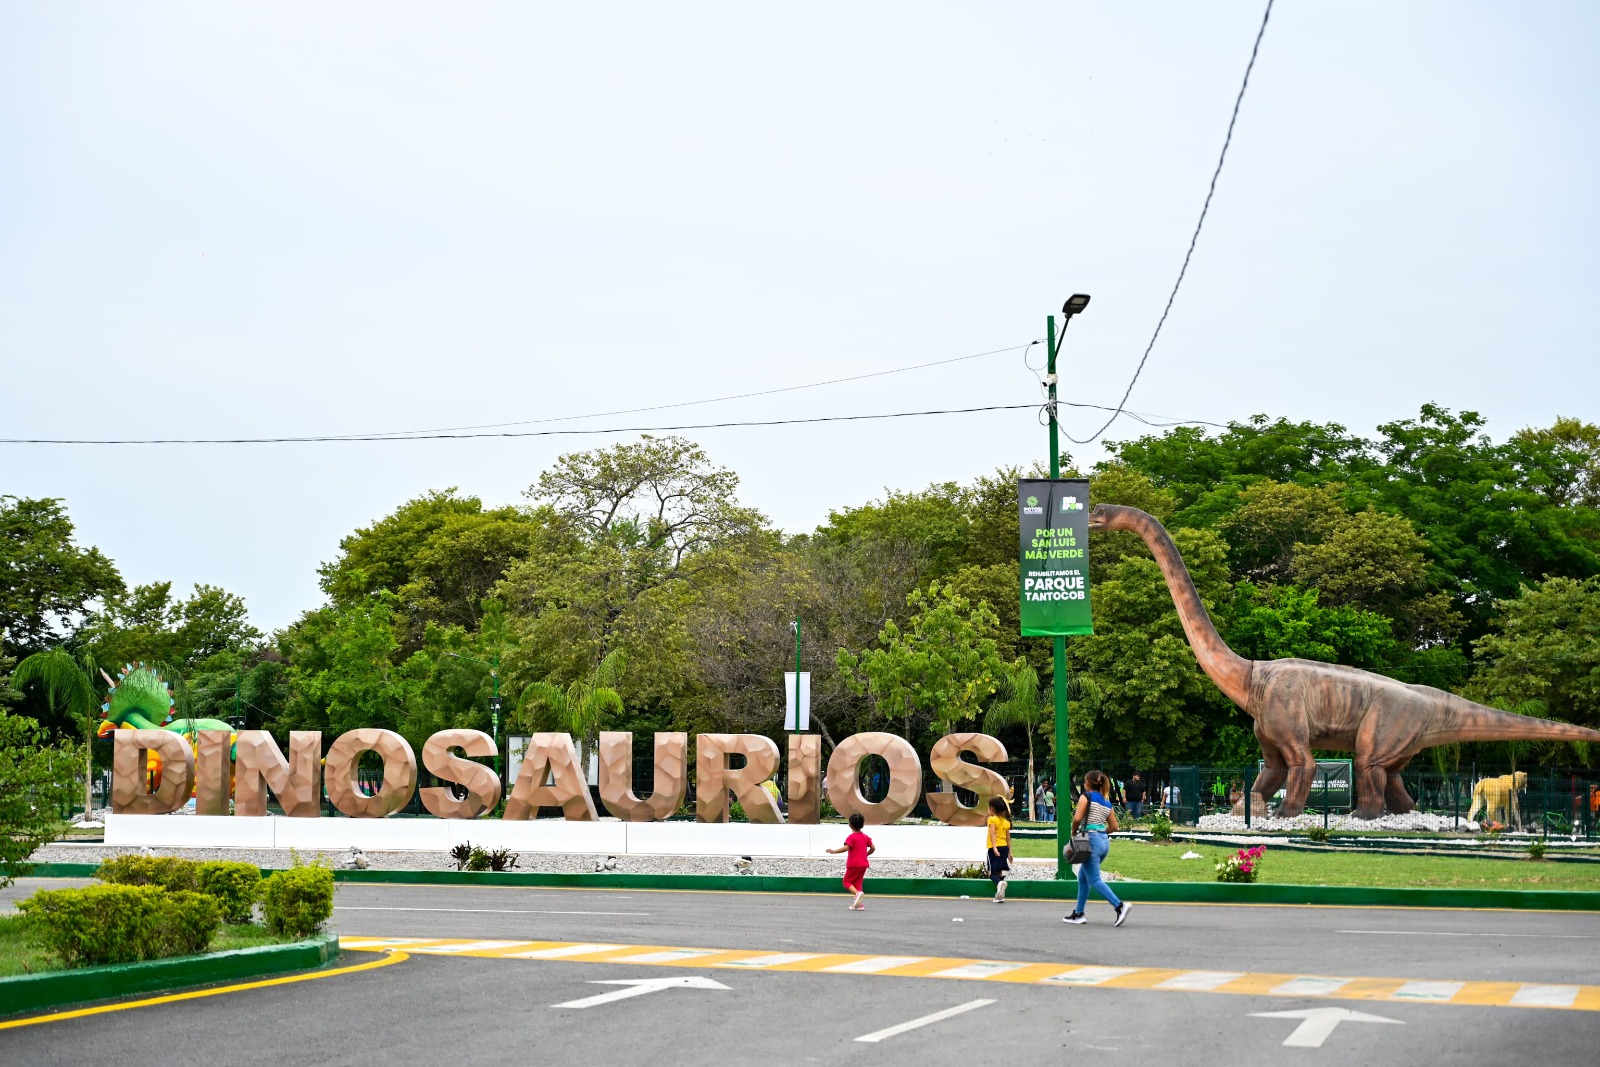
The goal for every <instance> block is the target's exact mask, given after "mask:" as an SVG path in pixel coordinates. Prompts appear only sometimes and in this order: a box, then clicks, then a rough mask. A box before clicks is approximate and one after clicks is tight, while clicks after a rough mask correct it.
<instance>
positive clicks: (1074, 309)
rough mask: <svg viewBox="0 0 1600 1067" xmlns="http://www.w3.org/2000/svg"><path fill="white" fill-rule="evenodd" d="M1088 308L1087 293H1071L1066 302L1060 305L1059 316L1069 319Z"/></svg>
mask: <svg viewBox="0 0 1600 1067" xmlns="http://www.w3.org/2000/svg"><path fill="white" fill-rule="evenodd" d="M1088 306H1089V294H1088V293H1073V294H1072V295H1071V296H1069V297H1067V302H1066V303H1065V304H1062V305H1061V314H1062V315H1064V316H1066V317H1067V318H1069V319H1070V318H1072V316H1074V315H1076V314H1077V313H1078V312H1080V311H1082V310H1083V309H1084V308H1086V307H1088Z"/></svg>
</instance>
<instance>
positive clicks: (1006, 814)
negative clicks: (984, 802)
mask: <svg viewBox="0 0 1600 1067" xmlns="http://www.w3.org/2000/svg"><path fill="white" fill-rule="evenodd" d="M989 810H990V811H992V812H994V813H995V814H996V815H998V816H1000V817H1001V818H1002V819H1004V820H1005V821H1006V822H1010V821H1011V807H1010V805H1008V804H1007V803H1006V798H1005V797H990V798H989Z"/></svg>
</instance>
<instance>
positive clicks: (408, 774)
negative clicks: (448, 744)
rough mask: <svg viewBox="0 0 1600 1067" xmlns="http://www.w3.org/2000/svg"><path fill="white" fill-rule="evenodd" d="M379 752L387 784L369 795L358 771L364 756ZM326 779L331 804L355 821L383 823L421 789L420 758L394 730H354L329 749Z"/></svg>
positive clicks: (341, 735) (342, 735) (324, 767)
mask: <svg viewBox="0 0 1600 1067" xmlns="http://www.w3.org/2000/svg"><path fill="white" fill-rule="evenodd" d="M364 752H376V753H377V754H378V757H379V758H380V759H382V760H383V784H382V785H380V786H379V787H378V791H377V792H376V793H371V794H369V793H366V792H364V791H363V790H362V788H361V780H360V778H359V777H358V776H357V774H356V771H357V769H358V768H359V767H360V766H361V754H362V753H364ZM322 779H323V783H324V785H326V786H327V789H328V803H330V804H332V805H333V806H334V807H336V808H338V809H339V810H340V811H342V812H344V813H345V814H346V815H348V816H350V817H351V818H352V819H383V818H387V817H388V816H390V815H393V814H394V813H395V812H397V811H399V810H400V809H401V808H403V807H405V806H406V805H407V804H409V803H411V794H412V793H413V792H415V791H416V788H417V755H416V753H414V752H412V751H411V745H410V744H409V743H407V741H406V739H405V738H403V737H401V736H400V735H399V734H397V733H395V732H394V731H393V730H350V731H348V732H347V733H343V734H340V735H339V740H337V741H335V742H334V743H333V745H332V746H331V747H330V748H329V749H328V758H327V760H326V761H325V762H324V764H323V772H322Z"/></svg>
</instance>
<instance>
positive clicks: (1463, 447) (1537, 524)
mask: <svg viewBox="0 0 1600 1067" xmlns="http://www.w3.org/2000/svg"><path fill="white" fill-rule="evenodd" d="M1379 430H1380V431H1381V432H1382V433H1383V435H1384V437H1383V439H1382V440H1381V441H1379V442H1378V444H1377V450H1378V452H1379V453H1380V454H1381V455H1382V456H1383V457H1384V464H1383V466H1382V467H1378V468H1373V469H1371V470H1369V471H1366V472H1364V473H1362V474H1361V475H1360V476H1359V477H1357V478H1355V479H1352V486H1351V488H1352V491H1353V492H1354V493H1355V495H1356V499H1355V501H1354V502H1355V503H1357V504H1364V503H1366V502H1368V500H1370V502H1372V503H1374V504H1376V505H1377V507H1378V508H1379V510H1383V511H1390V512H1394V513H1398V514H1400V515H1404V516H1405V517H1406V518H1407V519H1409V520H1410V521H1411V522H1412V523H1414V524H1415V525H1416V527H1417V529H1418V530H1419V531H1420V532H1421V533H1422V535H1423V536H1424V537H1425V538H1426V539H1427V544H1428V555H1429V562H1430V564H1431V566H1432V570H1433V575H1434V582H1433V584H1434V585H1435V586H1436V587H1437V588H1439V589H1443V590H1446V591H1448V592H1449V593H1450V594H1451V598H1452V600H1453V602H1454V606H1455V609H1456V610H1457V611H1458V612H1460V613H1461V614H1462V615H1463V616H1464V617H1465V618H1466V619H1467V620H1468V628H1467V636H1468V637H1472V638H1476V637H1478V636H1480V635H1481V634H1482V633H1483V632H1485V631H1486V630H1487V629H1488V626H1489V622H1490V618H1491V615H1492V612H1493V608H1494V604H1495V602H1496V601H1497V600H1501V599H1509V598H1511V597H1513V596H1515V595H1516V592H1517V589H1518V587H1519V586H1520V585H1522V584H1523V583H1525V582H1532V581H1536V580H1538V579H1540V578H1543V577H1544V576H1546V575H1560V576H1566V577H1570V578H1580V579H1581V578H1589V577H1592V576H1594V575H1597V574H1600V512H1596V511H1595V510H1594V509H1591V508H1579V507H1565V508H1562V507H1554V506H1552V505H1551V504H1550V503H1549V501H1548V499H1547V498H1546V497H1545V496H1543V495H1541V493H1540V492H1539V490H1538V487H1537V486H1535V485H1530V484H1529V483H1528V481H1527V479H1526V478H1525V474H1526V471H1525V470H1523V469H1521V468H1519V458H1521V457H1519V455H1518V449H1517V448H1516V447H1515V446H1510V445H1497V444H1495V443H1494V442H1493V441H1491V440H1490V439H1489V436H1488V435H1487V434H1486V433H1485V432H1484V420H1483V418H1482V417H1481V416H1480V415H1478V414H1477V413H1476V412H1471V411H1464V412H1462V413H1461V414H1459V415H1454V414H1452V413H1451V412H1450V411H1449V410H1447V409H1445V408H1441V407H1439V406H1437V405H1435V404H1425V405H1423V408H1422V413H1421V416H1420V417H1419V418H1417V419H1402V420H1399V421H1397V422H1391V423H1386V424H1384V425H1382V426H1380V427H1379ZM1362 494H1365V495H1366V497H1367V499H1365V500H1364V499H1361V496H1362Z"/></svg>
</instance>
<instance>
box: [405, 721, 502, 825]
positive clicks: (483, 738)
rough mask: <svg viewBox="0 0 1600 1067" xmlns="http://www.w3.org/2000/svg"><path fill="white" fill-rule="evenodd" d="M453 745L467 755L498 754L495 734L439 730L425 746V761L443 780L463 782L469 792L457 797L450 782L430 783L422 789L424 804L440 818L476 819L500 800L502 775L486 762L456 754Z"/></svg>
mask: <svg viewBox="0 0 1600 1067" xmlns="http://www.w3.org/2000/svg"><path fill="white" fill-rule="evenodd" d="M453 748H459V749H460V750H461V751H462V752H463V753H464V754H465V755H468V756H492V755H494V754H495V745H494V738H492V737H490V736H489V735H488V734H486V733H484V732H483V731H482V730H440V731H439V732H438V733H436V734H434V735H433V736H432V737H430V738H428V740H427V742H426V743H424V744H423V746H422V765H423V766H424V767H426V768H428V773H429V774H431V775H433V776H434V777H435V778H437V779H439V780H440V781H441V782H449V783H453V784H455V785H459V786H461V787H462V788H464V789H465V790H466V791H467V795H466V796H465V797H464V798H462V799H460V800H457V799H456V795H455V793H453V792H452V791H451V790H450V789H449V788H448V787H447V786H442V785H430V786H428V787H427V788H425V789H423V790H422V806H423V807H425V808H427V809H428V812H429V813H430V814H432V815H436V816H438V817H439V818H441V819H476V818H477V817H478V816H480V815H482V814H483V813H484V812H486V811H493V810H494V806H495V805H496V804H498V803H500V778H499V776H498V775H496V774H495V773H494V771H493V770H491V769H490V768H488V767H485V766H484V765H483V764H481V763H474V762H472V761H471V760H470V759H462V758H461V757H460V756H457V755H455V754H454V753H452V752H451V751H450V750H451V749H453Z"/></svg>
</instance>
